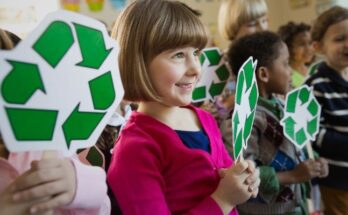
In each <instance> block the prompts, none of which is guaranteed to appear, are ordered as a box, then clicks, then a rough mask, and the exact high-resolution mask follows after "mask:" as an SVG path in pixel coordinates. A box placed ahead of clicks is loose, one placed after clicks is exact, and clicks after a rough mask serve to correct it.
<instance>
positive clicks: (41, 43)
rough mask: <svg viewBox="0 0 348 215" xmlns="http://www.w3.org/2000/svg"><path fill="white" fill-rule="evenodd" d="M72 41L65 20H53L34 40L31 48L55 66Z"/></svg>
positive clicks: (72, 38) (70, 32) (71, 35)
mask: <svg viewBox="0 0 348 215" xmlns="http://www.w3.org/2000/svg"><path fill="white" fill-rule="evenodd" d="M73 43H74V37H73V34H72V31H71V29H70V26H69V25H68V24H67V23H65V22H62V21H55V22H52V23H51V24H50V26H48V28H47V29H46V30H45V32H44V33H43V34H42V36H41V37H40V38H39V39H38V40H37V41H36V43H35V44H34V45H33V49H34V50H35V51H36V52H37V53H38V54H39V55H40V56H41V57H42V58H43V59H45V60H46V62H47V63H48V64H50V65H51V66H52V67H53V68H55V67H56V66H57V65H58V63H59V62H60V61H61V60H62V58H63V57H64V56H65V54H66V52H67V51H68V50H69V49H70V47H71V46H72V45H73ZM47 44H49V45H47Z"/></svg>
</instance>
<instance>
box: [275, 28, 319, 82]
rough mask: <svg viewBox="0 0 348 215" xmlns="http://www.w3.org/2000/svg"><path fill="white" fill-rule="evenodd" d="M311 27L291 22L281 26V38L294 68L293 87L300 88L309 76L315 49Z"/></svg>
mask: <svg viewBox="0 0 348 215" xmlns="http://www.w3.org/2000/svg"><path fill="white" fill-rule="evenodd" d="M310 29H311V27H310V26H309V25H307V24H305V23H294V22H289V23H287V24H286V25H283V26H280V28H279V30H278V34H279V36H280V37H281V38H282V40H283V41H284V42H285V44H286V45H287V46H288V49H289V54H290V58H289V64H290V66H291V68H292V74H291V77H292V86H293V87H295V88H296V87H299V86H301V85H302V84H303V82H304V81H305V79H306V77H307V75H308V67H307V64H308V63H310V62H311V61H312V60H313V57H314V49H313V46H312V38H311V33H310Z"/></svg>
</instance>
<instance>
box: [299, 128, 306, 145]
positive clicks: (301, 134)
mask: <svg viewBox="0 0 348 215" xmlns="http://www.w3.org/2000/svg"><path fill="white" fill-rule="evenodd" d="M306 140H307V137H306V133H305V131H304V129H303V128H301V129H300V130H299V131H298V132H296V142H297V144H298V145H300V146H301V145H302V144H303V143H304V142H305V141H306Z"/></svg>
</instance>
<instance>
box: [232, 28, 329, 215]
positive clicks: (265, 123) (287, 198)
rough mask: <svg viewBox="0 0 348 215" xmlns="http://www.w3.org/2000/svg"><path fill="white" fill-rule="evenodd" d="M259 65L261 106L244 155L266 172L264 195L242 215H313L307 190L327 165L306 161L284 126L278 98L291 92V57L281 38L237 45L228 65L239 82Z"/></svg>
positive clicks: (263, 36)
mask: <svg viewBox="0 0 348 215" xmlns="http://www.w3.org/2000/svg"><path fill="white" fill-rule="evenodd" d="M250 56H253V57H254V59H256V60H257V61H258V62H257V67H256V71H255V73H256V80H257V84H258V88H259V94H260V97H259V100H258V104H257V109H256V113H255V121H254V125H253V128H252V133H251V136H250V139H249V141H248V147H247V149H246V150H245V152H244V157H245V158H246V159H252V160H254V161H255V163H256V164H257V166H258V167H259V168H260V178H261V184H260V191H259V195H258V197H257V198H256V199H253V200H250V201H248V202H247V203H245V204H242V205H239V206H238V212H239V214H307V209H306V206H305V203H306V201H305V200H306V198H305V197H304V190H303V187H302V185H301V183H303V182H307V181H309V180H310V179H311V178H314V177H324V176H325V175H326V174H327V168H326V169H325V168H322V165H324V164H325V161H324V160H323V159H318V160H317V161H314V160H306V161H301V160H300V159H299V153H298V151H297V150H296V148H295V146H294V144H293V143H291V142H290V141H289V140H288V139H287V138H286V137H285V136H284V135H283V129H282V127H281V125H280V123H279V122H280V120H281V119H282V116H283V104H282V102H281V101H280V100H279V99H277V98H276V97H274V94H281V95H284V94H286V93H287V91H288V89H289V87H290V80H291V79H290V73H291V68H290V66H289V52H288V49H287V46H286V45H285V43H284V42H282V40H281V39H280V37H279V36H278V35H277V34H275V33H272V32H268V31H264V32H258V33H255V34H252V35H248V36H245V37H243V38H240V39H239V40H238V41H236V42H235V43H234V44H233V45H232V46H231V48H230V50H229V51H228V60H229V63H230V65H231V67H232V71H234V72H235V75H236V76H237V73H238V70H239V68H240V67H241V66H242V65H243V63H244V62H245V61H246V60H247V59H248V58H249V57H250Z"/></svg>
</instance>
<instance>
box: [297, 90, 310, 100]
mask: <svg viewBox="0 0 348 215" xmlns="http://www.w3.org/2000/svg"><path fill="white" fill-rule="evenodd" d="M299 98H300V100H301V102H302V103H301V104H304V103H305V102H307V101H308V99H309V91H308V90H307V88H305V87H303V88H302V89H301V90H300V94H299Z"/></svg>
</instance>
